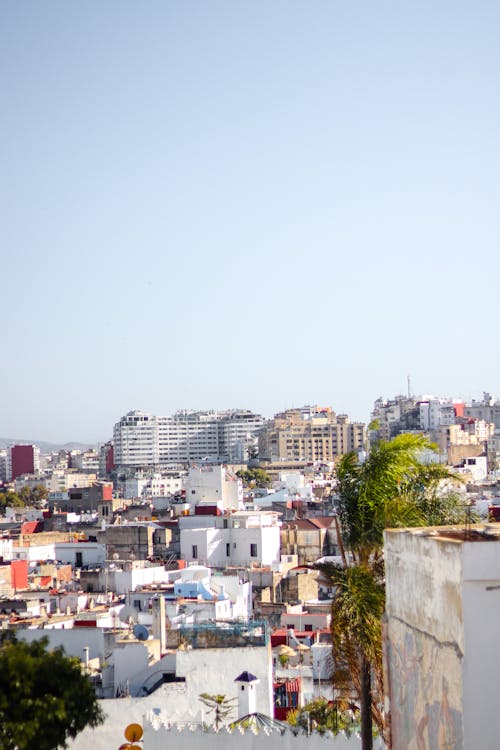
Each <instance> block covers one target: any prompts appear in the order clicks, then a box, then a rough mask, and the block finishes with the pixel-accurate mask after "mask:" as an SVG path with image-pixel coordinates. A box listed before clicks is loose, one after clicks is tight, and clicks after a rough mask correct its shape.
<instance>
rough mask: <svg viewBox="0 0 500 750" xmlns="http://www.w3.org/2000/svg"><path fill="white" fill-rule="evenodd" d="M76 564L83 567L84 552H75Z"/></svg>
mask: <svg viewBox="0 0 500 750" xmlns="http://www.w3.org/2000/svg"><path fill="white" fill-rule="evenodd" d="M75 565H76V567H77V568H81V567H82V565H83V553H82V552H77V553H76V554H75Z"/></svg>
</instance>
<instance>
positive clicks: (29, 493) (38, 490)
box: [19, 484, 48, 508]
mask: <svg viewBox="0 0 500 750" xmlns="http://www.w3.org/2000/svg"><path fill="white" fill-rule="evenodd" d="M19 497H20V498H21V500H22V501H23V503H24V505H29V506H31V507H34V508H41V507H43V506H44V505H45V501H46V500H47V497H48V491H47V488H46V487H44V486H43V484H36V485H35V486H34V487H29V486H28V485H25V486H24V487H22V488H21V490H20V491H19Z"/></svg>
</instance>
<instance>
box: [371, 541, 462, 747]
mask: <svg viewBox="0 0 500 750" xmlns="http://www.w3.org/2000/svg"><path fill="white" fill-rule="evenodd" d="M461 546H462V545H461V543H460V542H457V541H454V540H448V539H439V540H437V539H436V538H435V537H432V536H425V535H423V534H419V533H416V532H414V531H413V532H404V531H389V532H386V534H385V562H386V586H387V588H386V591H387V601H386V614H387V636H388V645H387V665H388V690H389V697H390V708H391V719H392V722H391V726H392V740H393V750H425V749H427V750H434V748H445V747H450V748H454V750H460V748H462V747H464V737H463V698H462V660H463V653H464V630H463V610H462V593H461V587H462V556H461V552H462V550H461Z"/></svg>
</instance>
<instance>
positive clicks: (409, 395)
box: [407, 375, 411, 398]
mask: <svg viewBox="0 0 500 750" xmlns="http://www.w3.org/2000/svg"><path fill="white" fill-rule="evenodd" d="M407 380H408V398H411V388H410V376H409V375H408V376H407Z"/></svg>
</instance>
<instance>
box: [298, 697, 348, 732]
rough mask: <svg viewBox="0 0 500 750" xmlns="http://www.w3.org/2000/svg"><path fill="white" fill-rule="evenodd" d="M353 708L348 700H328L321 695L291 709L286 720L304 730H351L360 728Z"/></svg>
mask: <svg viewBox="0 0 500 750" xmlns="http://www.w3.org/2000/svg"><path fill="white" fill-rule="evenodd" d="M351 708H352V707H351V705H350V704H349V702H348V701H328V700H327V699H326V698H323V697H319V698H314V699H313V700H311V701H309V702H308V703H306V705H305V706H304V707H303V708H299V709H296V710H295V711H290V713H289V714H288V715H287V719H286V720H287V722H288V724H290V725H291V726H292V727H297V728H299V729H301V730H302V731H303V732H310V731H316V732H318V733H319V734H324V733H325V732H327V731H330V732H333V733H334V734H337V732H340V731H347V732H349V731H354V730H355V729H357V728H358V725H357V716H356V712H355V711H352V710H351Z"/></svg>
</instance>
